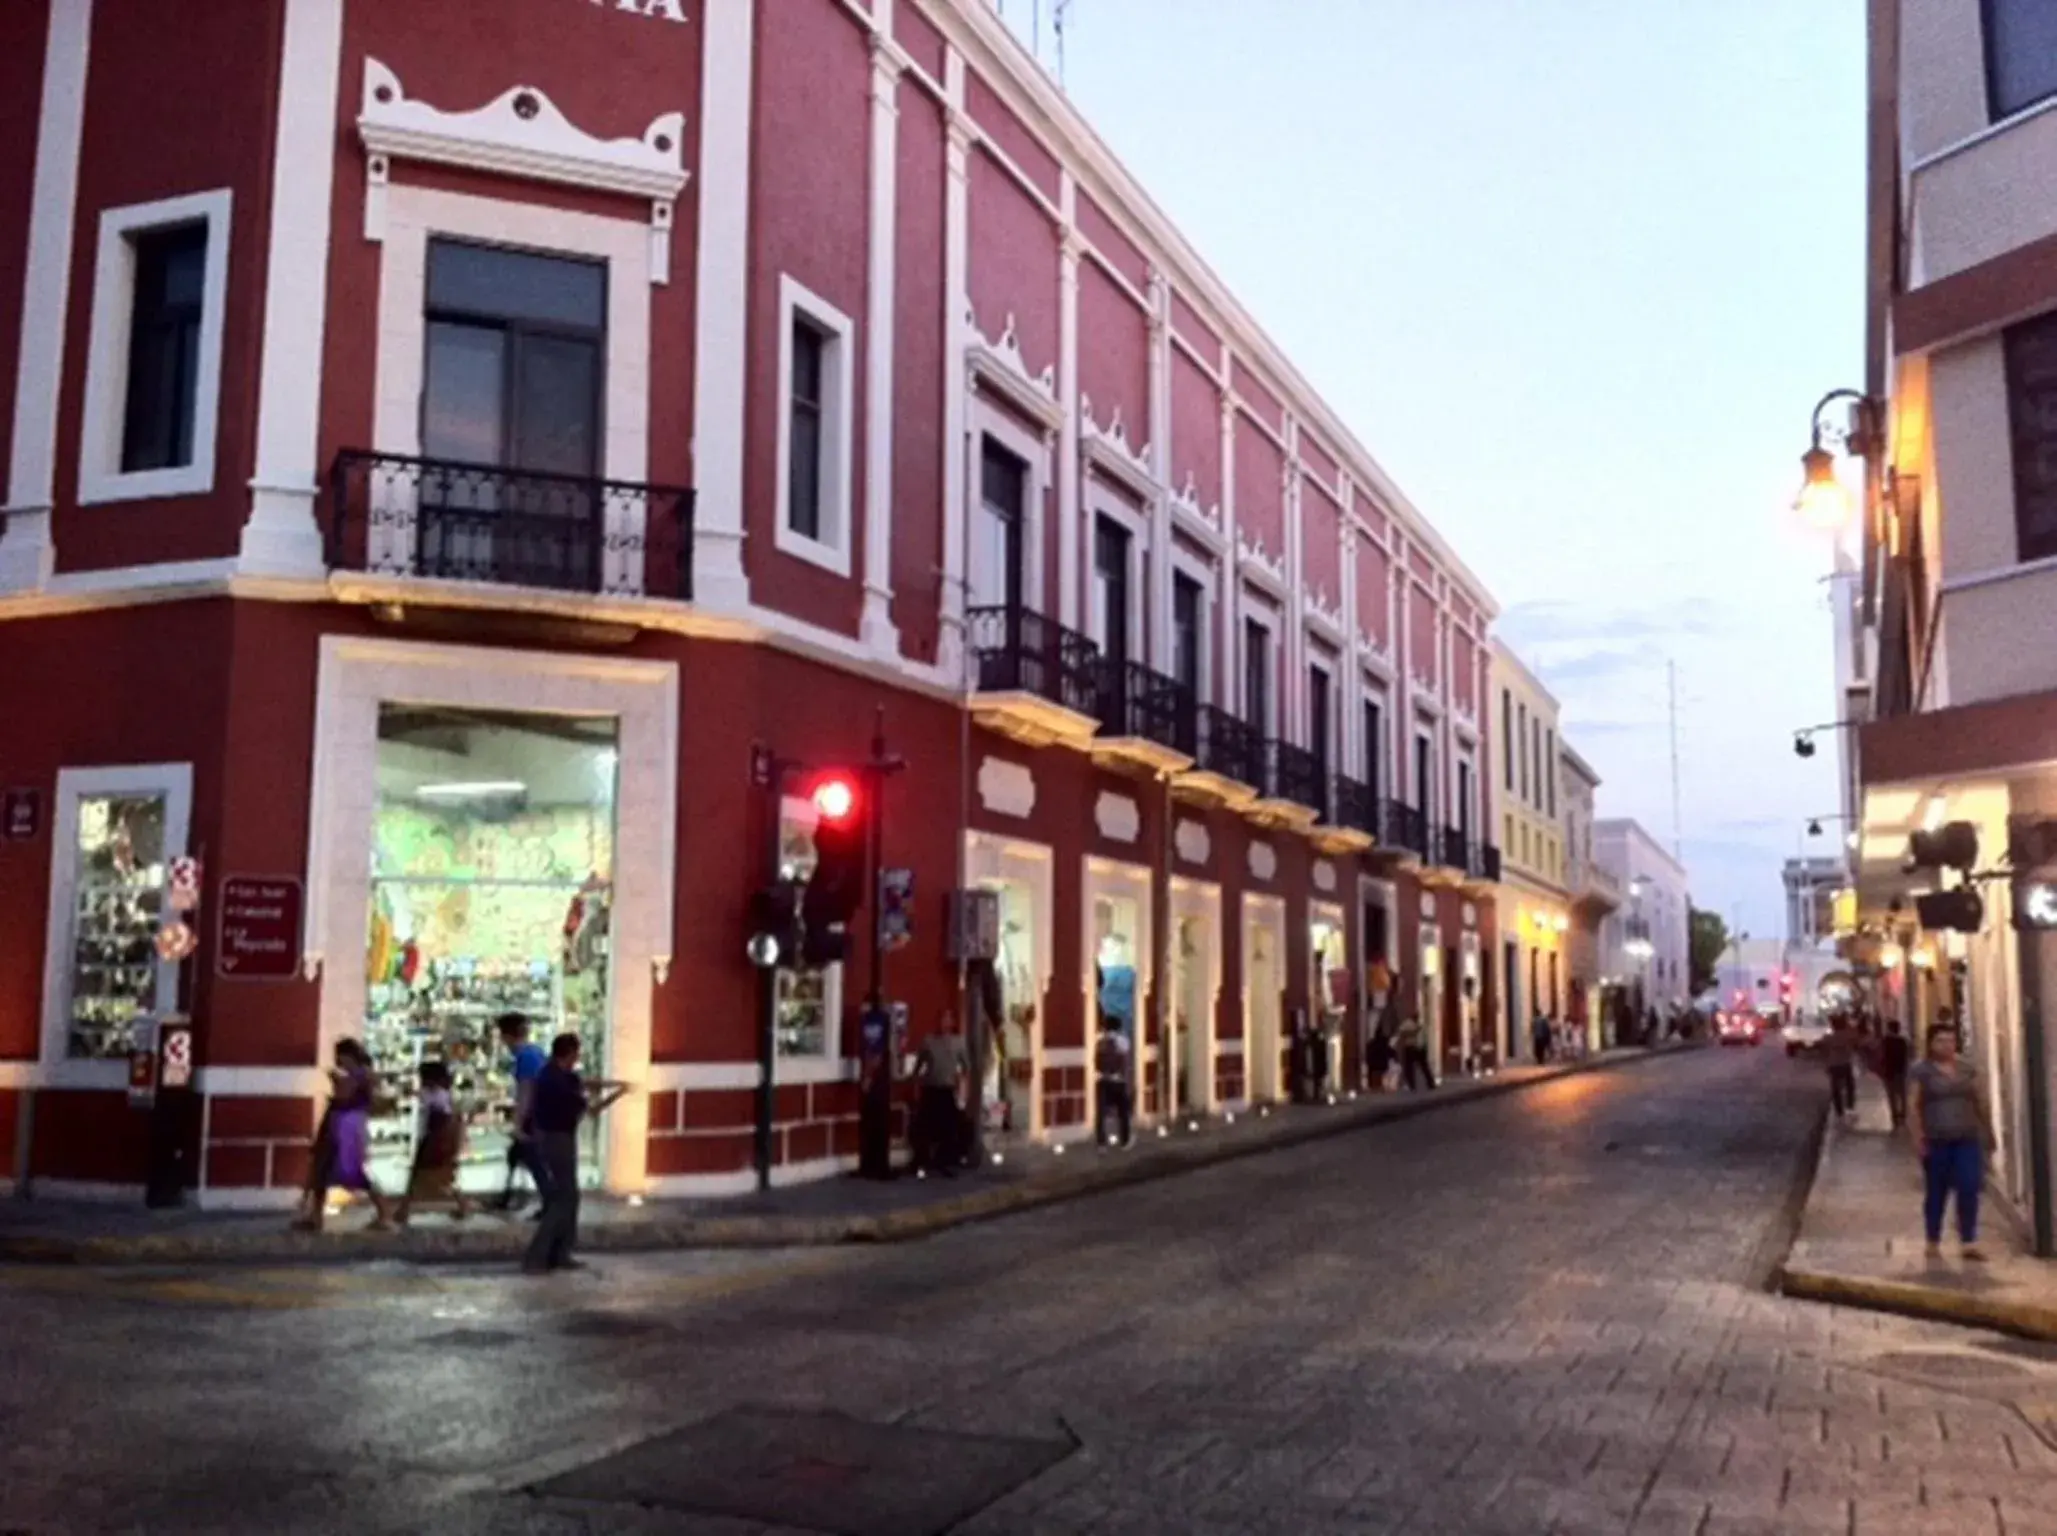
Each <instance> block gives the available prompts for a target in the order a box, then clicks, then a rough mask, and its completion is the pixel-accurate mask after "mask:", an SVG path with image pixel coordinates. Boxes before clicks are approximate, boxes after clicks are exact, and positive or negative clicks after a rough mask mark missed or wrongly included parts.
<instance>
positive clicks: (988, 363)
mask: <svg viewBox="0 0 2057 1536" xmlns="http://www.w3.org/2000/svg"><path fill="white" fill-rule="evenodd" d="M964 326H965V334H966V335H968V336H969V337H970V338H971V341H970V342H969V344H968V345H967V347H966V351H967V353H968V354H969V360H970V363H971V366H972V370H973V373H974V375H975V377H977V378H978V379H981V380H986V381H990V382H991V383H992V384H993V385H995V386H996V387H997V388H998V389H999V390H1000V392H1001V393H1003V394H1004V395H1006V396H1007V397H1008V398H1009V399H1010V400H1012V401H1013V402H1014V404H1015V405H1016V406H1018V407H1020V408H1021V409H1022V410H1025V411H1027V412H1028V413H1029V414H1030V415H1031V416H1033V417H1034V418H1035V419H1036V420H1038V421H1040V422H1042V423H1043V424H1044V425H1045V426H1046V427H1050V428H1053V429H1054V428H1055V427H1056V426H1057V424H1058V423H1059V422H1060V421H1061V420H1063V416H1064V408H1063V407H1062V406H1061V405H1059V404H1058V403H1057V369H1056V367H1055V366H1054V365H1052V366H1051V367H1047V368H1045V369H1043V371H1042V372H1040V373H1031V372H1030V371H1029V365H1028V359H1027V358H1025V357H1023V356H1022V354H1021V337H1020V336H1019V335H1017V334H1016V331H1015V322H1014V315H1013V313H1012V312H1011V311H1010V312H1009V314H1008V316H1007V323H1006V325H1004V326H1003V327H1001V330H1000V335H999V338H998V339H997V340H991V339H988V338H987V336H986V334H985V332H983V331H981V330H980V329H979V323H978V314H977V312H976V311H975V310H974V309H973V308H972V307H971V306H970V305H968V304H967V305H966V306H965V310H964Z"/></svg>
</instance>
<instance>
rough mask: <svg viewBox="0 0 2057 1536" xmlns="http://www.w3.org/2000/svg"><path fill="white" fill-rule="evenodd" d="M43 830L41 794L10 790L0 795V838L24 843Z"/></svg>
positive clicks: (30, 790)
mask: <svg viewBox="0 0 2057 1536" xmlns="http://www.w3.org/2000/svg"><path fill="white" fill-rule="evenodd" d="M42 830H43V792H42V791H41V790H40V789H10V790H7V791H5V792H4V793H0V836H5V837H6V839H7V840H8V841H9V842H10V843H26V842H29V841H31V840H32V839H34V838H35V836H36V835H37V834H38V833H40V832H41V831H42Z"/></svg>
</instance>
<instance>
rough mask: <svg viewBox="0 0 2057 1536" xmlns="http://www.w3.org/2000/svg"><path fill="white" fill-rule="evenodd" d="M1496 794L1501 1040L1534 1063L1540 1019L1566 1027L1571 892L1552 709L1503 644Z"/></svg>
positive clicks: (1498, 654) (1496, 703) (1496, 696)
mask: <svg viewBox="0 0 2057 1536" xmlns="http://www.w3.org/2000/svg"><path fill="white" fill-rule="evenodd" d="M1487 697H1488V699H1489V700H1490V703H1491V708H1492V710H1493V728H1492V751H1493V767H1492V772H1493V784H1494V788H1495V790H1496V792H1497V800H1498V805H1499V813H1500V824H1499V827H1498V829H1497V830H1498V832H1499V835H1500V883H1499V885H1498V887H1497V888H1496V892H1497V900H1498V903H1499V934H1500V956H1499V968H1500V974H1501V975H1502V976H1503V977H1504V978H1505V979H1506V985H1505V986H1504V987H1502V988H1501V990H1500V1000H1501V1010H1500V1011H1501V1017H1500V1019H1499V1020H1498V1024H1497V1027H1498V1030H1499V1035H1500V1041H1501V1048H1502V1050H1503V1051H1505V1052H1506V1059H1510V1060H1511V1059H1515V1058H1520V1057H1528V1056H1531V1055H1532V1054H1533V1047H1532V1045H1531V1043H1530V1038H1529V1023H1530V1021H1531V1020H1532V1019H1533V1018H1534V1017H1535V1015H1536V1014H1537V1013H1542V1014H1545V1015H1547V1016H1548V1017H1550V1018H1551V1019H1553V1020H1559V1021H1562V1020H1564V1019H1566V1018H1567V1017H1568V1012H1567V1007H1568V1004H1569V1002H1570V995H1571V994H1570V981H1571V975H1570V967H1569V958H1570V956H1569V950H1570V938H1569V935H1570V932H1571V899H1570V898H1571V892H1570V890H1569V888H1568V887H1567V886H1566V884H1565V880H1566V867H1565V861H1566V849H1565V829H1564V819H1563V818H1564V810H1565V799H1564V787H1565V786H1564V783H1563V778H1562V763H1563V758H1562V752H1561V743H1560V740H1559V737H1558V731H1557V715H1558V708H1557V699H1556V697H1555V695H1553V694H1552V693H1551V692H1550V690H1549V689H1547V688H1545V687H1544V686H1543V685H1542V683H1541V682H1540V681H1539V680H1538V679H1537V678H1536V675H1535V674H1534V673H1533V672H1531V671H1529V669H1528V668H1527V667H1526V666H1525V665H1524V664H1523V663H1522V661H1521V658H1519V657H1518V656H1516V655H1515V654H1514V653H1513V652H1512V651H1511V650H1509V649H1508V648H1507V646H1506V644H1505V643H1504V642H1501V641H1497V640H1496V641H1495V642H1494V643H1493V654H1492V672H1491V691H1490V692H1489V693H1488V695H1487Z"/></svg>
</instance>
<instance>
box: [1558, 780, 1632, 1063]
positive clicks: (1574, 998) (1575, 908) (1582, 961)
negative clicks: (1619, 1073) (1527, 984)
mask: <svg viewBox="0 0 2057 1536" xmlns="http://www.w3.org/2000/svg"><path fill="white" fill-rule="evenodd" d="M1558 764H1559V774H1558V790H1559V792H1560V795H1561V797H1562V804H1563V806H1564V815H1563V818H1562V819H1563V823H1564V888H1565V891H1566V892H1567V893H1568V894H1569V896H1570V897H1571V929H1570V932H1569V934H1568V936H1567V948H1566V965H1567V967H1568V970H1569V975H1570V978H1571V981H1570V986H1569V989H1568V992H1567V996H1566V1010H1565V1011H1566V1019H1565V1022H1566V1023H1568V1024H1571V1025H1573V1026H1575V1027H1577V1028H1579V1029H1581V1030H1582V1031H1583V1032H1584V1034H1585V1038H1586V1046H1587V1049H1589V1050H1595V1051H1597V1050H1603V1049H1605V1048H1606V1047H1607V1046H1610V1045H1613V1044H1615V1043H1616V1041H1615V1036H1614V1032H1613V1025H1614V1022H1615V1016H1616V1009H1615V1008H1614V1006H1613V1004H1614V999H1615V996H1616V994H1617V993H1619V991H1620V990H1621V988H1622V986H1623V985H1624V980H1623V978H1622V977H1620V976H1611V975H1609V974H1608V973H1607V971H1606V966H1605V959H1604V946H1603V944H1602V942H1601V925H1602V923H1603V922H1604V921H1605V920H1606V918H1607V915H1608V914H1609V913H1610V912H1612V911H1614V909H1615V908H1617V907H1619V906H1620V905H1621V881H1620V880H1619V879H1617V878H1616V877H1615V875H1614V873H1613V872H1612V871H1611V870H1609V869H1608V868H1607V867H1606V866H1605V865H1604V864H1602V863H1601V862H1600V861H1599V860H1598V859H1597V858H1595V857H1594V852H1593V824H1594V822H1595V821H1596V820H1597V819H1598V809H1597V798H1598V793H1599V789H1600V775H1599V774H1598V773H1596V772H1595V771H1594V769H1593V765H1592V764H1591V763H1589V762H1587V761H1586V760H1585V758H1583V757H1581V756H1580V755H1579V753H1578V752H1577V751H1576V749H1574V748H1573V747H1572V746H1571V744H1570V743H1569V742H1560V743H1559V744H1558Z"/></svg>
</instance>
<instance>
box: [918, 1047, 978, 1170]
mask: <svg viewBox="0 0 2057 1536" xmlns="http://www.w3.org/2000/svg"><path fill="white" fill-rule="evenodd" d="M920 1074H921V1096H920V1098H919V1099H918V1100H917V1101H916V1103H915V1107H914V1171H915V1172H916V1173H918V1174H925V1173H938V1174H941V1175H942V1176H943V1177H944V1178H946V1179H954V1178H956V1177H957V1170H958V1168H959V1167H961V1166H962V1165H963V1163H964V1135H963V1123H964V1111H963V1108H962V1105H963V1097H964V1088H965V1084H966V1082H967V1081H968V1080H969V1079H970V1076H971V1073H970V1068H969V1065H968V1064H967V1063H966V1061H965V1057H964V1037H963V1036H962V1035H960V1034H959V1033H958V1032H957V1015H956V1014H955V1013H953V1012H951V1011H949V1010H948V1009H945V1010H944V1012H943V1019H942V1024H941V1026H940V1027H939V1028H937V1029H935V1030H933V1031H932V1032H931V1033H930V1034H929V1036H928V1038H927V1039H925V1040H923V1041H922V1042H921V1064H920Z"/></svg>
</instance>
